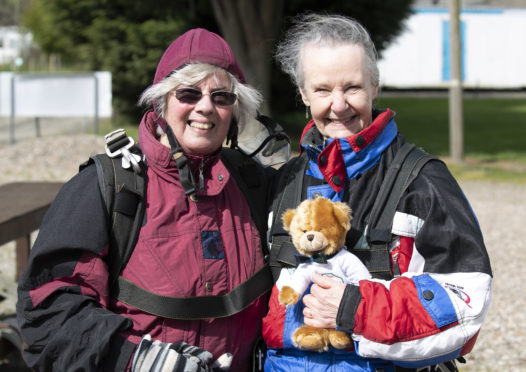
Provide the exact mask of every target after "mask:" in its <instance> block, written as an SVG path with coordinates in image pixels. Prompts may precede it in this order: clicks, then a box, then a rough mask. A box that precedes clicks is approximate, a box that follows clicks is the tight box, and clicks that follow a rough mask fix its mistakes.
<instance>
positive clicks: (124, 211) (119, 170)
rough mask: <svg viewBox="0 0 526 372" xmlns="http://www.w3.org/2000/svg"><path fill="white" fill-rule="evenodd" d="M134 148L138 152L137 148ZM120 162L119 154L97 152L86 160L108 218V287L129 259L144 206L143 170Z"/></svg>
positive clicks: (144, 185) (113, 282)
mask: <svg viewBox="0 0 526 372" xmlns="http://www.w3.org/2000/svg"><path fill="white" fill-rule="evenodd" d="M135 151H136V152H137V151H139V150H138V148H137V149H136V150H135ZM121 161H122V159H121V157H116V158H110V157H109V156H108V155H106V154H98V155H95V156H93V157H91V159H90V162H93V163H95V166H96V168H97V177H98V181H99V187H100V190H101V193H102V195H103V198H104V202H105V205H106V210H107V212H108V216H109V217H110V221H109V223H110V224H111V225H110V226H111V229H110V249H109V251H108V272H109V279H108V285H109V287H110V288H111V287H112V286H113V285H114V284H115V282H116V280H117V278H118V277H119V275H120V273H121V271H122V269H123V268H124V267H125V266H126V264H127V263H128V260H129V259H130V256H131V254H132V252H133V249H134V248H135V244H136V243H137V238H138V236H139V232H140V229H141V226H142V222H143V218H144V212H145V209H146V208H145V207H146V203H145V202H144V195H145V190H146V184H147V182H146V172H141V173H137V172H134V171H133V170H132V169H131V168H130V169H124V168H123V167H122V165H121Z"/></svg>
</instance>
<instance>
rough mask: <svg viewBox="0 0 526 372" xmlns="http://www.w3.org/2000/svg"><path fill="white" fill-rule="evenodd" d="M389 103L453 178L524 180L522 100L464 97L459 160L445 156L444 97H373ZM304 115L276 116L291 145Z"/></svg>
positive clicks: (525, 116)
mask: <svg viewBox="0 0 526 372" xmlns="http://www.w3.org/2000/svg"><path fill="white" fill-rule="evenodd" d="M375 105H376V107H378V108H385V107H389V108H391V109H392V110H394V111H395V112H396V113H397V114H396V117H395V120H396V123H397V125H398V128H399V130H400V131H401V132H402V133H404V135H405V136H406V139H407V140H408V141H409V142H412V143H415V144H417V145H418V146H419V147H423V148H424V149H425V150H426V151H428V152H430V153H432V154H435V155H438V156H439V157H441V158H443V159H444V160H445V161H446V163H447V164H448V167H449V168H450V170H451V171H452V173H453V174H454V175H455V177H457V178H459V179H464V180H490V181H510V182H520V183H526V99H524V98H465V99H464V154H465V159H464V161H463V162H462V163H461V164H454V163H452V162H451V161H450V160H449V159H448V154H449V127H448V126H449V124H448V121H449V119H448V117H449V111H448V99H447V97H446V98H427V97H426V98H416V97H410V98H408V97H403V98H391V97H385V98H382V97H381V98H379V99H377V101H376V102H375ZM304 115H305V113H304V112H302V113H300V112H296V113H293V114H288V115H282V116H277V119H278V121H279V122H280V123H281V124H282V125H283V127H284V128H285V130H286V131H287V133H288V134H289V135H290V136H291V139H292V142H293V149H294V150H296V149H297V148H298V141H299V135H300V134H301V130H302V129H303V126H304V125H305V121H306V120H305V116H304Z"/></svg>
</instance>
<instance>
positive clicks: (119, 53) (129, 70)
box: [24, 0, 190, 121]
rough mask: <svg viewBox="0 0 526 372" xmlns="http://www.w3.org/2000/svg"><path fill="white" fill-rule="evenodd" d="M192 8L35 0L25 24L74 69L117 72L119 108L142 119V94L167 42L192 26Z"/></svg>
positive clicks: (111, 0) (163, 1) (116, 0)
mask: <svg viewBox="0 0 526 372" xmlns="http://www.w3.org/2000/svg"><path fill="white" fill-rule="evenodd" d="M189 12H190V8H189V6H188V2H185V3H184V6H181V7H175V6H174V2H173V1H168V0H157V1H155V2H150V1H134V2H130V1H127V0H33V3H32V4H31V6H30V7H29V9H28V10H27V11H26V13H25V16H24V24H25V25H26V26H27V27H28V28H29V29H30V30H32V31H33V33H34V36H35V40H36V42H37V43H38V44H39V45H40V47H41V49H42V50H43V51H44V52H45V53H47V54H57V55H60V56H61V58H62V61H63V63H64V64H65V65H67V66H69V68H73V69H76V70H79V69H80V70H108V71H111V72H112V88H113V106H114V112H115V114H116V116H117V117H118V118H123V119H124V120H130V119H131V118H133V120H134V121H136V120H138V118H140V114H141V112H140V109H139V108H137V107H136V102H137V99H138V97H139V95H140V93H141V92H142V91H143V90H144V89H145V88H146V87H147V86H148V85H150V84H151V82H152V80H153V75H154V72H155V68H156V65H157V62H158V61H159V59H160V58H161V55H162V53H163V51H164V49H165V48H166V46H167V45H168V44H169V43H170V42H171V41H172V40H174V39H175V38H176V37H177V36H179V35H180V34H181V33H183V32H184V31H185V30H186V29H187V28H188V27H189V24H190V23H189V21H188V20H187V19H188V18H189V17H188V15H189Z"/></svg>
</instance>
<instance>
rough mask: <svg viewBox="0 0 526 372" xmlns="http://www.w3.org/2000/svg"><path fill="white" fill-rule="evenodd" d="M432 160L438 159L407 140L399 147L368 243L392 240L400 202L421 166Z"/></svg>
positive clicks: (374, 211)
mask: <svg viewBox="0 0 526 372" xmlns="http://www.w3.org/2000/svg"><path fill="white" fill-rule="evenodd" d="M430 160H438V159H437V158H436V157H434V156H432V155H430V154H428V153H427V152H425V151H424V150H422V149H420V148H417V147H415V145H413V144H409V143H405V144H404V145H403V146H402V147H401V148H400V149H399V150H398V152H397V153H396V155H395V158H394V159H393V161H392V163H391V165H390V166H389V169H388V170H387V173H386V176H385V178H384V180H383V182H382V185H381V186H380V191H379V193H378V197H377V198H376V201H375V203H374V205H373V208H372V211H371V217H370V219H369V221H368V228H367V233H366V238H367V241H368V242H369V244H373V243H388V242H390V241H391V231H392V226H393V218H394V215H395V212H396V207H397V206H398V202H399V201H400V198H401V197H402V194H403V193H404V192H405V190H406V189H407V187H408V186H409V185H410V184H411V182H413V180H414V179H415V177H416V176H417V175H418V173H419V172H420V170H421V169H422V167H423V166H424V165H425V164H426V163H427V162H428V161H430Z"/></svg>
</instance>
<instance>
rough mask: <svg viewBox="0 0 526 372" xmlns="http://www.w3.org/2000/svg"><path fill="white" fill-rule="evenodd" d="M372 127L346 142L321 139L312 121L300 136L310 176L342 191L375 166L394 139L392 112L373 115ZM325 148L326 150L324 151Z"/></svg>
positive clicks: (347, 139)
mask: <svg viewBox="0 0 526 372" xmlns="http://www.w3.org/2000/svg"><path fill="white" fill-rule="evenodd" d="M373 114H374V119H373V122H372V123H371V125H369V126H368V127H367V128H365V129H363V130H361V131H360V132H359V133H356V134H354V135H352V136H349V137H346V138H336V139H334V138H330V139H328V140H327V141H326V143H324V141H323V137H322V136H321V134H320V132H319V131H318V129H317V128H316V126H315V125H314V121H313V120H311V121H310V122H309V123H308V124H307V126H306V127H305V129H304V130H303V133H302V136H301V151H303V150H305V151H306V152H307V155H308V157H309V170H308V171H307V172H308V174H309V175H311V176H313V177H315V178H318V179H325V181H326V182H327V183H328V184H329V185H330V186H331V188H332V189H333V190H335V191H336V192H339V191H341V190H343V188H344V185H345V180H347V179H352V178H354V177H356V176H358V175H359V174H362V173H363V172H365V171H366V170H368V169H370V168H371V167H372V166H374V165H375V164H376V163H377V162H378V160H379V159H380V156H381V154H382V152H383V151H384V150H385V149H386V148H387V146H389V144H390V143H391V142H392V141H393V139H394V138H395V137H396V134H397V132H398V129H397V127H396V123H395V121H394V119H393V117H394V115H395V113H394V111H392V110H390V109H387V110H385V111H383V112H374V113H373ZM324 146H325V147H324Z"/></svg>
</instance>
